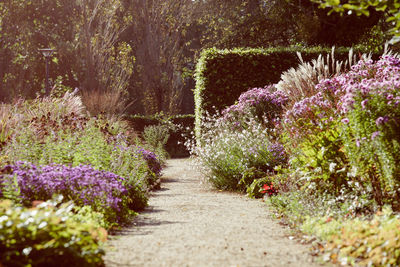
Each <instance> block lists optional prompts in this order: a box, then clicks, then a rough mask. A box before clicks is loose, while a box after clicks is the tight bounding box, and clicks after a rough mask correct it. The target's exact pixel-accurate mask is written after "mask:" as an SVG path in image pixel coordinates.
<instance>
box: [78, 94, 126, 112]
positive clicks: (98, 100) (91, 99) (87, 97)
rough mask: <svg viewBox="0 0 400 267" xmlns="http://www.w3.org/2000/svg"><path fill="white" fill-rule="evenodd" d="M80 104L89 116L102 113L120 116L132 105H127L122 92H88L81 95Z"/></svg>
mask: <svg viewBox="0 0 400 267" xmlns="http://www.w3.org/2000/svg"><path fill="white" fill-rule="evenodd" d="M81 97H82V102H83V104H84V106H85V107H86V109H87V111H89V113H90V115H91V116H97V115H98V114H101V113H104V114H107V115H112V114H114V115H122V114H123V113H124V112H125V111H126V109H127V108H128V107H129V106H131V105H132V104H133V102H130V103H128V101H127V99H126V97H125V95H124V93H123V92H121V91H118V90H110V91H101V90H88V91H83V92H82V93H81Z"/></svg>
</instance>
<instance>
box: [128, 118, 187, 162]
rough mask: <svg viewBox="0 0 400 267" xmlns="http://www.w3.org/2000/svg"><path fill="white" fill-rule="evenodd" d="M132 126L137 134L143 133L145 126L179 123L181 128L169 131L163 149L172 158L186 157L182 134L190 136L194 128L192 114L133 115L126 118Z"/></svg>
mask: <svg viewBox="0 0 400 267" xmlns="http://www.w3.org/2000/svg"><path fill="white" fill-rule="evenodd" d="M128 120H129V122H130V123H131V126H132V128H133V129H134V130H135V131H136V132H137V133H139V134H141V133H143V130H144V128H145V127H146V126H150V125H158V124H162V123H165V121H170V122H172V123H173V124H175V125H180V126H181V130H178V131H175V132H174V131H170V136H169V139H168V141H167V144H166V147H165V150H166V151H167V152H168V154H169V155H170V156H171V157H172V158H181V157H188V156H189V155H190V153H189V151H188V150H187V148H186V147H185V145H184V143H185V138H184V137H183V136H182V135H185V136H190V133H191V132H192V131H193V130H194V115H193V114H185V115H175V116H170V117H160V116H142V115H133V116H131V117H129V118H128Z"/></svg>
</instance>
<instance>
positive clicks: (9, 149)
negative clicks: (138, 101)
mask: <svg viewBox="0 0 400 267" xmlns="http://www.w3.org/2000/svg"><path fill="white" fill-rule="evenodd" d="M0 129H1V130H0V136H1V145H0V164H1V166H0V201H1V203H2V204H4V207H6V208H4V209H3V210H0V220H1V227H0V239H2V240H9V241H7V242H6V243H4V242H3V241H1V243H2V244H5V247H1V249H0V264H5V265H6V266H27V265H30V264H31V265H33V266H55V265H56V262H57V261H64V262H65V264H66V265H63V266H75V265H79V266H98V265H103V261H102V255H103V254H104V252H102V246H103V243H102V242H103V241H105V240H103V239H101V240H98V236H99V234H101V232H104V233H107V232H106V231H108V230H112V229H115V228H118V227H121V226H123V225H125V224H126V223H128V222H129V221H130V220H131V219H132V218H133V216H135V215H136V211H138V210H141V209H143V208H144V207H146V206H147V201H148V196H149V192H150V190H152V189H154V188H158V187H159V186H160V175H161V170H162V165H163V162H162V159H161V158H160V157H159V156H158V155H156V154H155V153H154V152H153V150H151V147H149V146H146V145H145V144H143V142H142V141H141V139H140V138H139V137H138V136H137V134H136V133H135V132H134V131H133V130H132V129H131V128H130V127H129V124H128V122H127V121H124V120H123V119H121V118H120V117H116V116H110V115H106V114H98V115H97V116H96V117H91V116H89V115H88V113H87V111H86V110H85V107H84V106H83V105H82V101H81V98H80V96H78V95H76V94H75V93H69V92H67V93H65V94H64V95H63V96H61V97H55V96H48V97H43V98H37V99H34V100H22V99H21V100H19V101H17V102H15V103H13V104H12V105H11V104H1V105H0ZM57 196H59V197H58V201H57V202H56V203H53V202H51V200H52V199H53V198H54V197H57ZM10 201H12V202H10ZM43 201H46V203H50V204H48V205H47V204H43V205H46V207H43V208H42V206H38V207H37V208H36V206H35V203H38V202H43ZM48 201H50V202H48ZM32 206H33V208H31V207H32ZM100 227H101V228H100ZM96 229H100V230H99V231H100V232H99V231H97V230H96ZM101 229H103V230H101Z"/></svg>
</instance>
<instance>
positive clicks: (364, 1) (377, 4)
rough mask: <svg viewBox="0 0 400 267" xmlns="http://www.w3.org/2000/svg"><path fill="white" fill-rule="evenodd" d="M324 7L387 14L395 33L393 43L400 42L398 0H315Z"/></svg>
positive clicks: (361, 12) (349, 12) (341, 11)
mask: <svg viewBox="0 0 400 267" xmlns="http://www.w3.org/2000/svg"><path fill="white" fill-rule="evenodd" d="M313 1H314V2H316V3H319V4H320V6H321V7H323V8H331V11H329V13H332V12H333V11H335V12H339V13H340V14H344V13H345V12H347V14H353V13H356V14H357V15H365V16H367V17H368V16H371V14H372V13H373V12H381V13H383V14H385V16H386V19H387V22H389V23H391V28H390V30H389V33H390V34H391V35H393V37H392V39H391V43H393V44H395V43H398V42H400V1H398V0H348V1H341V0H313Z"/></svg>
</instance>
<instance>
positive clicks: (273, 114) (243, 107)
mask: <svg viewBox="0 0 400 267" xmlns="http://www.w3.org/2000/svg"><path fill="white" fill-rule="evenodd" d="M287 99H288V98H287V96H286V95H285V94H284V93H283V92H281V91H276V89H275V88H274V86H266V87H264V88H253V89H250V90H249V91H247V92H244V93H243V94H241V95H240V97H239V102H238V103H237V104H235V105H232V106H230V107H228V108H226V109H224V110H223V111H222V115H223V117H222V120H223V123H226V122H231V123H233V124H234V125H235V126H239V125H240V126H244V125H243V124H244V123H245V121H246V118H249V117H250V118H254V119H255V120H256V121H257V122H259V123H261V124H263V125H264V126H265V127H267V128H271V129H272V128H273V127H274V126H275V124H276V122H277V121H279V118H280V115H281V113H282V111H283V107H284V105H285V104H286V102H287Z"/></svg>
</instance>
